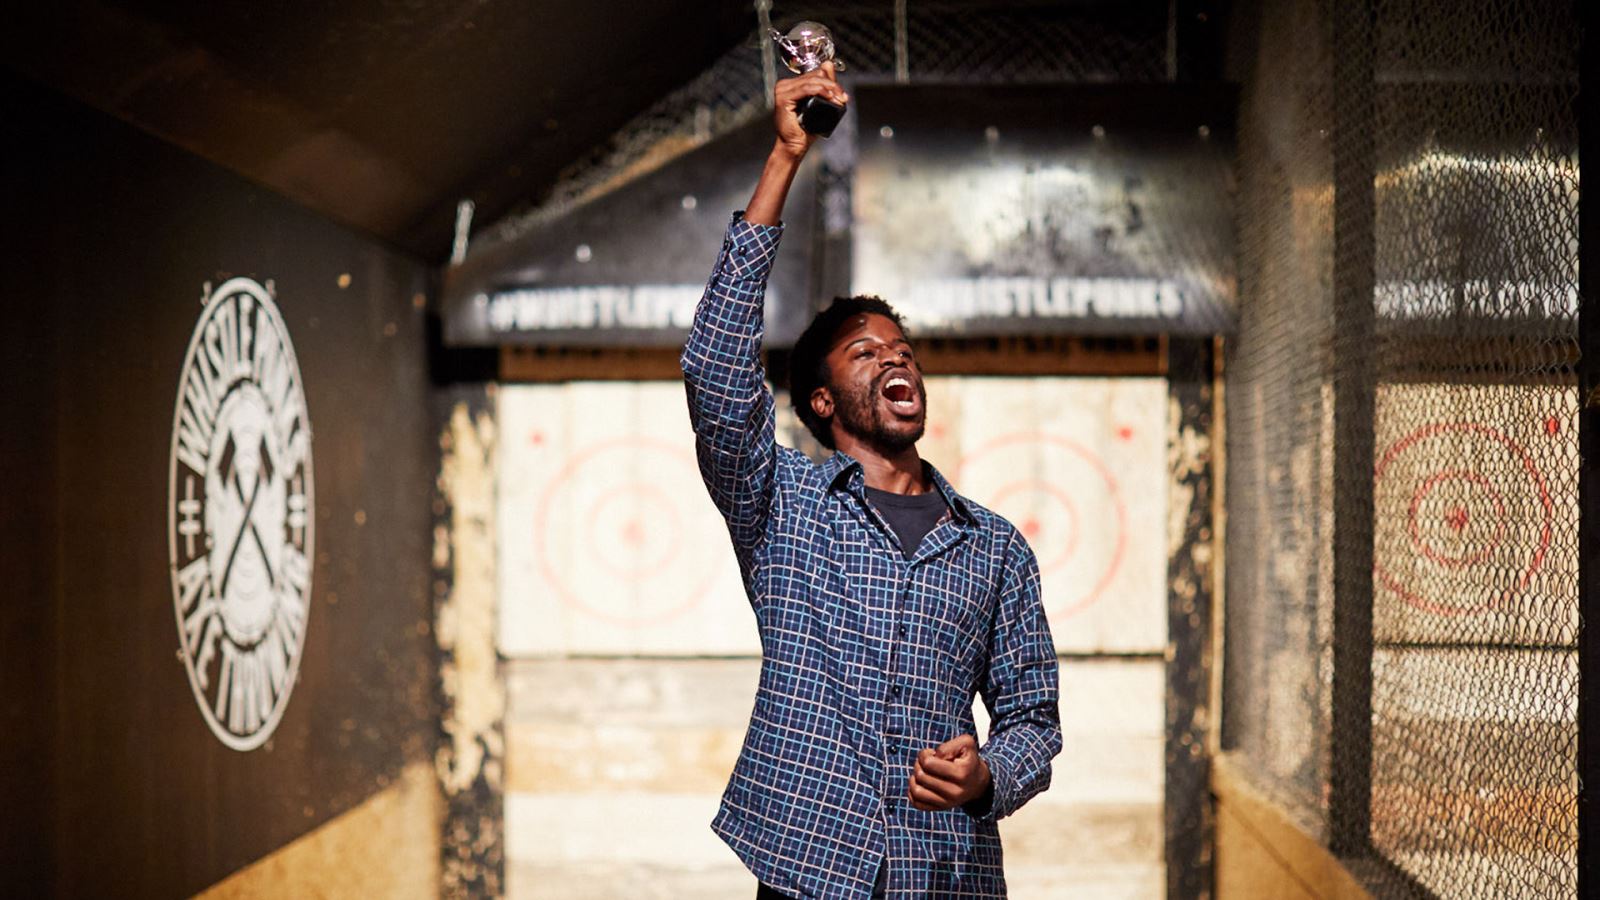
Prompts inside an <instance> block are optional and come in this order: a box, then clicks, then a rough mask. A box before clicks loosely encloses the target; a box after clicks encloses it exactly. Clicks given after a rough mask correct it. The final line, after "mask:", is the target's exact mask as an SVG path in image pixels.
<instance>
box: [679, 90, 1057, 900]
mask: <svg viewBox="0 0 1600 900" xmlns="http://www.w3.org/2000/svg"><path fill="white" fill-rule="evenodd" d="M808 96H822V97H826V98H828V99H830V100H833V101H835V102H839V103H843V102H845V100H846V99H847V98H846V96H845V93H844V91H843V90H842V89H841V88H840V86H839V85H838V83H837V82H836V81H835V80H834V77H833V67H832V65H831V64H829V65H826V66H824V67H823V68H822V69H820V70H817V71H815V72H811V73H808V74H806V75H803V76H800V77H798V78H793V79H789V80H786V81H782V82H780V83H779V84H778V86H777V89H776V96H775V100H776V112H775V114H774V118H775V121H776V125H777V131H778V138H777V141H776V143H775V145H774V147H773V150H772V153H771V155H770V156H769V157H768V159H767V163H766V167H765V169H764V171H763V172H762V175H761V180H760V182H759V183H758V184H757V186H756V189H755V194H754V195H753V196H752V197H751V199H750V204H749V206H748V207H747V208H746V209H745V211H744V212H743V214H742V215H740V214H738V213H736V214H734V220H733V223H732V224H731V225H730V226H729V228H728V233H727V236H726V238H725V240H724V241H723V246H722V252H721V254H720V255H719V257H718V259H717V265H716V270H715V272H714V273H713V275H712V277H711V281H710V284H709V285H708V286H707V288H706V292H705V295H704V297H703V298H702V299H701V301H700V305H699V308H698V309H697V310H696V313H695V321H694V326H693V329H692V331H691V334H690V337H689V341H688V344H687V346H686V347H685V348H684V351H683V357H682V365H683V372H684V379H685V382H686V384H687V387H688V395H689V412H690V418H691V420H692V421H693V424H694V430H695V438H696V445H697V448H698V457H699V462H700V470H701V473H702V475H703V476H704V478H705V483H706V487H707V488H708V489H709V491H710V493H711V497H712V499H713V501H715V503H716V505H717V508H718V509H719V510H720V511H721V512H722V514H723V517H724V518H725V519H726V520H727V523H728V530H729V533H730V535H731V536H732V538H733V548H734V553H735V555H736V556H737V557H738V561H739V567H740V571H741V572H742V574H743V576H744V582H745V590H746V593H747V594H748V595H749V598H750V602H751V604H752V606H753V607H754V608H755V614H756V621H757V624H758V626H759V628H760V631H761V644H762V648H763V658H762V667H761V681H760V686H759V688H758V691H757V694H756V705H755V710H754V712H753V713H752V715H751V718H750V729H749V732H748V733H747V735H746V737H745V742H744V748H743V750H742V752H741V753H740V756H739V762H738V765H737V766H736V767H735V769H734V772H733V777H732V779H731V781H730V782H729V784H728V789H727V792H726V793H725V794H724V795H723V801H722V807H721V810H720V811H719V813H718V814H717V817H716V820H715V821H714V822H713V823H712V828H713V829H715V830H716V832H717V833H718V834H719V835H721V837H722V838H723V839H724V840H725V841H727V842H728V844H729V846H731V847H732V848H733V850H734V852H735V853H737V854H738V855H739V857H740V858H741V859H742V860H743V861H744V863H745V864H746V865H747V866H748V867H749V868H750V871H751V872H753V873H754V874H755V876H756V878H757V879H758V880H759V881H760V883H761V888H760V894H759V896H761V897H825V898H867V897H891V898H911V897H919V898H920V897H930V896H933V897H938V896H955V895H959V896H962V897H1003V896H1005V878H1004V874H1003V872H1002V869H1001V854H1000V838H999V833H998V831H997V830H996V826H995V823H996V821H997V820H998V819H1000V818H1002V817H1003V816H1006V815H1009V814H1010V813H1012V812H1014V811H1015V810H1016V809H1017V808H1018V807H1020V806H1021V805H1022V804H1023V803H1024V802H1026V801H1027V800H1028V798H1030V797H1032V796H1033V795H1034V794H1037V793H1038V792H1039V791H1041V790H1043V789H1044V788H1045V787H1046V786H1048V785H1049V783H1050V760H1051V759H1052V758H1053V757H1054V756H1055V755H1056V754H1057V753H1058V752H1060V749H1061V729H1060V716H1059V712H1058V710H1057V679H1056V658H1055V650H1054V645H1053V644H1052V642H1051V640H1050V630H1049V627H1048V626H1047V625H1046V623H1045V617H1044V611H1043V609H1042V607H1041V605H1040V600H1039V570H1038V564H1037V562H1036V561H1035V559H1034V555H1033V551H1032V550H1030V549H1029V548H1028V545H1027V543H1026V542H1025V541H1024V540H1023V538H1022V536H1021V535H1020V534H1019V533H1018V532H1017V530H1016V529H1015V528H1014V527H1012V525H1011V524H1010V523H1009V522H1007V521H1005V520H1004V519H1002V518H1000V517H999V516H997V515H995V514H994V513H992V512H990V511H988V510H986V509H984V508H983V507H981V506H979V505H977V504H976V503H973V502H972V501H970V500H967V499H965V498H963V497H961V496H960V495H959V494H957V493H956V492H955V490H954V489H953V488H952V487H951V486H950V485H949V484H948V483H947V482H946V481H945V480H944V478H943V477H941V476H940V475H939V473H938V472H936V471H935V470H934V469H933V468H932V467H931V466H929V465H927V464H926V463H924V462H923V461H922V460H921V459H920V458H919V457H918V455H917V449H916V442H917V439H918V438H920V437H921V436H922V432H923V426H924V421H925V417H926V409H925V407H926V401H927V394H926V391H925V390H924V389H923V381H922V371H921V368H920V367H919V366H918V365H917V362H916V358H915V356H914V354H913V352H912V347H911V344H910V343H909V342H908V341H907V340H906V336H905V334H904V332H903V331H902V330H901V328H900V321H899V317H898V316H897V315H896V314H895V313H894V310H893V309H892V308H890V307H889V305H888V304H886V303H884V302H883V301H882V300H878V299H876V298H862V297H857V298H847V299H843V300H840V301H838V302H836V303H835V304H834V305H833V307H831V308H830V309H828V310H827V311H825V312H823V313H821V314H820V315H819V316H818V317H817V319H816V320H815V321H814V322H812V324H811V326H810V327H809V328H808V329H807V330H806V333H805V334H804V336H802V338H801V339H800V341H799V343H798V344H797V346H796V348H795V353H794V356H793V361H794V364H793V369H794V372H793V378H792V387H791V393H792V400H793V402H794V405H795V408H796V410H797V411H798V412H799V414H800V417H801V419H802V420H803V421H804V422H805V423H806V425H807V427H808V428H809V429H810V430H811V432H812V433H813V434H814V435H815V436H816V437H817V439H818V440H820V441H821V442H822V443H823V444H824V445H826V446H828V447H829V448H832V449H833V450H834V451H835V453H834V454H833V456H832V457H831V458H830V459H829V460H828V461H827V462H825V463H823V464H822V465H815V464H813V463H812V462H811V461H810V460H809V459H807V458H806V457H805V456H804V455H802V454H800V453H799V452H797V451H795V450H791V449H789V448H787V447H779V446H777V445H776V444H775V443H774V440H773V433H774V431H773V399H772V395H771V393H770V392H769V391H768V390H767V388H766V383H765V380H764V374H763V371H762V365H761V337H762V299H763V296H764V293H765V290H766V281H767V275H768V271H769V270H770V268H771V265H772V260H773V256H774V254H775V252H776V249H777V244H778V239H779V237H780V235H781V234H782V226H781V225H780V224H779V214H780V213H781V211H782V208H783V203H784V199H785V197H786V196H787V194H788V191H789V185H790V184H791V182H792V180H793V178H794V174H795V171H796V169H797V168H798V167H799V165H800V161H801V160H802V159H803V158H804V156H805V154H806V151H807V150H808V149H809V147H810V145H811V142H812V140H813V138H812V136H811V135H809V134H807V133H806V132H805V131H804V130H803V129H801V127H800V124H799V121H798V119H797V117H796V115H795V111H794V104H795V102H796V101H798V100H800V99H801V98H804V97H808ZM977 693H981V694H982V696H983V699H984V702H985V703H986V704H987V706H988V709H989V711H990V715H991V719H992V724H991V727H990V731H989V739H988V741H987V742H986V743H985V744H984V745H983V746H982V747H979V746H978V742H977V739H976V737H975V735H974V734H973V732H974V731H975V728H974V725H973V717H972V701H973V697H974V695H975V694H977Z"/></svg>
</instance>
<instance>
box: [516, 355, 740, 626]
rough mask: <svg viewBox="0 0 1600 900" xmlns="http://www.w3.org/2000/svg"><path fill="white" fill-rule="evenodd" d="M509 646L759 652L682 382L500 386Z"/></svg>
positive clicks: (726, 533) (726, 532)
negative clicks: (698, 458) (699, 461)
mask: <svg viewBox="0 0 1600 900" xmlns="http://www.w3.org/2000/svg"><path fill="white" fill-rule="evenodd" d="M499 422H500V428H501V444H500V446H501V454H500V463H499V465H500V475H499V477H500V482H499V486H498V494H499V509H498V516H499V536H500V648H501V651H502V652H503V653H505V654H506V655H508V656H541V655H565V654H618V655H635V654H684V655H700V654H708V655H709V654H718V655H720V654H740V655H743V654H750V655H754V654H758V653H759V652H760V646H761V645H760V641H759V640H758V638H757V634H756V623H755V617H754V615H753V614H752V613H751V611H750V605H749V602H748V601H747V600H746V599H745V596H744V589H743V587H742V586H741V584H740V581H739V571H738V567H737V565H736V564H735V562H734V557H733V550H732V547H731V545H730V544H729V540H728V531H727V528H726V526H725V525H724V524H723V521H722V518H721V516H719V515H718V514H717V510H716V507H714V506H713V505H712V503H711V500H710V498H709V497H708V496H707V494H706V490H705V487H704V485H703V484H702V483H701V481H700V474H699V470H698V469H697V467H696V465H695V457H694V434H693V432H692V431H691V430H690V427H689V416H688V411H687V406H686V403H685V400H684V392H683V385H682V384H680V383H677V382H575V383H570V384H556V385H524V386H512V387H507V388H504V389H502V390H501V391H500V393H499Z"/></svg>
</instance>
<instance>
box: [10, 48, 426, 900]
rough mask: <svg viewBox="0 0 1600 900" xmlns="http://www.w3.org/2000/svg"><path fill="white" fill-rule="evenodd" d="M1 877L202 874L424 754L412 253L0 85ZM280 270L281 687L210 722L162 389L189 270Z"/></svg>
mask: <svg viewBox="0 0 1600 900" xmlns="http://www.w3.org/2000/svg"><path fill="white" fill-rule="evenodd" d="M0 121H3V122H5V132H6V134H7V138H6V141H5V149H4V151H3V153H4V154H5V165H4V172H3V176H0V198H3V205H0V210H3V215H0V247H4V254H5V262H4V264H3V265H0V304H3V306H0V310H3V316H0V374H3V385H0V423H3V424H0V514H3V517H0V586H3V587H0V590H3V602H0V792H3V793H0V804H3V805H4V810H5V811H4V814H3V815H0V894H4V895H7V896H11V895H16V894H24V895H27V894H54V895H63V896H66V895H70V896H177V895H186V894H189V893H192V892H194V891H196V890H199V889H201V888H204V887H206V886H207V885H210V884H212V883H214V882H216V881H218V880H219V879H221V878H223V877H224V876H226V875H228V874H229V873H231V872H233V871H235V870H237V869H239V868H240V867H242V866H244V865H246V864H247V863H249V862H251V861H253V860H256V859H259V858H261V857H263V856H265V855H267V854H268V853H270V852H272V851H273V850H275V849H277V848H279V847H281V846H283V845H284V844H286V843H287V842H289V841H291V840H293V839H294V838H295V837H297V836H299V835H301V834H304V833H305V832H307V831H309V830H311V829H313V828H315V827H316V826H318V825H320V824H322V823H323V822H325V821H327V820H328V819H330V818H331V817H333V816H335V815H337V814H338V813H340V812H342V811H344V810H347V809H349V808H350V807H352V806H354V805H355V804H357V803H359V802H360V801H362V800H363V799H365V798H366V797H368V796H370V795H371V794H373V793H374V792H376V791H378V790H380V789H382V788H383V787H384V786H386V785H387V784H389V783H391V781H392V779H393V778H394V777H395V776H396V775H397V774H398V772H399V770H400V769H401V767H402V766H403V765H404V764H405V763H406V762H408V761H413V760H418V759H425V758H427V757H428V756H429V755H430V754H431V750H432V740H433V738H432V734H433V728H434V725H433V710H432V700H431V693H430V691H431V681H430V679H431V674H430V672H431V660H432V653H431V651H430V647H431V646H432V639H431V637H430V636H429V634H428V623H429V622H430V621H431V616H430V604H429V597H428V591H429V546H430V537H429V502H430V501H429V498H430V496H431V494H430V489H431V482H432V479H433V474H434V471H435V463H436V448H434V446H433V443H434V442H433V440H432V439H431V433H430V428H429V424H428V419H427V404H426V398H427V382H426V371H425V366H424V338H423V310H422V308H421V307H422V303H421V297H422V293H423V292H424V290H425V289H426V278H427V273H426V270H425V269H424V268H423V267H422V266H420V265H419V264H417V263H416V262H415V261H413V260H411V259H408V258H406V257H404V256H402V255H400V254H397V253H396V252H394V251H392V250H390V249H387V248H385V247H384V246H382V245H380V244H378V243H376V242H374V241H373V240H372V239H370V238H367V237H364V236H361V235H358V234H355V233H353V232H351V231H348V230H346V229H342V228H339V227H336V226H333V225H331V224H329V223H327V222H326V221H324V220H322V219H320V218H318V217H317V216H315V215H312V214H310V213H308V212H306V211H304V210H302V209H300V208H299V207H296V206H295V205H293V204H291V203H289V202H287V201H285V200H284V199H282V198H280V197H278V196H276V195H274V194H272V193H270V192H268V191H266V190H264V189H262V188H260V187H257V186H254V185H252V184H250V183H247V182H245V181H242V180H241V179H239V178H238V177H236V176H233V175H230V174H227V173H224V172H223V171H221V170H220V169H218V168H216V167H214V166H211V165H209V164H207V163H205V162H203V161H201V160H199V159H197V158H195V157H192V156H189V155H187V154H185V153H183V152H181V151H178V150H176V149H174V148H172V147H171V146H169V145H166V144H163V143H161V142H160V141H157V140H155V139H153V138H151V137H149V136H147V135H144V134H142V133H139V132H136V131H134V130H132V129H131V128H129V127H127V126H124V125H121V124H120V123H117V122H115V121H114V120H111V119H109V118H107V117H105V116H103V115H101V114H98V113H95V112H91V111H89V110H87V109H85V108H83V107H79V106H77V105H75V104H72V103H70V102H68V101H65V100H63V99H61V98H59V97H57V96H56V95H53V94H51V93H48V92H46V91H44V90H42V89H39V88H36V87H34V86H32V85H30V84H28V83H26V82H22V81H20V80H18V79H16V78H14V77H12V76H10V75H6V74H4V73H0ZM235 276H248V277H251V278H254V279H256V280H257V281H260V282H263V283H265V282H267V281H269V280H270V281H271V283H272V284H273V285H274V287H275V297H276V303H277V306H278V308H279V309H280V310H281V312H282V315H283V319H284V323H285V325H286V327H287V330H288V333H289V335H290V336H291V338H292V340H293V342H294V349H295V352H296V355H297V357H298V362H299V368H300V372H301V374H302V376H303V383H304V391H305V397H306V406H307V409H308V419H309V421H310V424H311V428H312V429H313V433H314V439H313V442H312V459H313V460H314V475H315V482H314V483H315V500H314V510H315V512H314V515H315V525H316V527H315V538H314V547H313V560H314V565H313V570H312V579H311V590H310V598H311V603H310V608H309V615H308V620H307V625H306V632H305V634H306V636H305V643H304V650H303V654H302V656H301V662H300V669H299V677H298V684H297V685H296V686H295V687H294V688H293V690H292V694H291V696H290V699H289V701H288V704H287V707H286V708H285V711H284V713H283V716H282V719H281V721H280V722H279V723H278V725H277V727H276V730H275V731H274V733H273V734H272V737H271V739H270V740H269V741H268V742H267V743H266V744H265V745H264V746H262V747H260V748H258V749H255V750H251V751H247V752H241V751H238V750H234V749H230V748H228V747H227V746H224V744H223V743H222V742H221V741H220V740H219V739H218V738H217V737H216V736H214V735H213V733H212V732H211V730H210V729H209V727H208V726H207V724H206V722H205V720H204V719H203V718H202V715H201V712H200V709H199V706H198V704H197V702H196V699H195V696H194V694H193V693H192V691H191V688H190V684H189V682H188V678H187V676H186V674H185V667H184V664H183V663H182V662H181V657H180V654H181V652H182V650H181V649H180V647H181V639H180V637H179V630H178V627H177V624H176V619H175V615H174V599H173V588H172V581H171V578H170V575H169V560H168V537H167V534H168V466H169V449H170V443H171V439H172V429H173V413H174V404H175V402H176V400H177V397H178V389H179V377H180V371H181V369H182V366H183V364H184V358H185V353H186V351H187V349H188V345H189V341H190V337H191V335H192V333H193V332H194V330H195V327H196V324H197V322H198V321H199V317H200V314H201V310H202V306H201V302H200V301H201V297H202V291H203V290H204V288H205V285H206V284H207V283H210V284H211V285H213V286H215V285H220V284H221V283H222V282H224V281H226V280H227V279H229V278H231V277H235Z"/></svg>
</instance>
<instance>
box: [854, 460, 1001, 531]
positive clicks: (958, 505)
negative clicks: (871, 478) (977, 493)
mask: <svg viewBox="0 0 1600 900" xmlns="http://www.w3.org/2000/svg"><path fill="white" fill-rule="evenodd" d="M922 466H923V471H924V472H926V473H927V475H928V476H929V478H930V480H932V482H933V486H934V488H936V489H937V490H938V491H939V493H941V494H943V495H944V502H945V503H947V504H949V506H950V509H951V511H952V512H954V514H955V517H956V519H957V521H959V522H961V523H962V524H965V525H970V524H972V522H973V515H972V510H971V509H969V508H968V507H967V500H966V498H965V497H962V496H961V495H960V494H958V493H956V489H955V488H954V487H952V486H951V485H950V482H948V481H946V480H945V477H944V476H943V475H942V474H940V473H939V470H938V469H937V468H935V467H934V465H933V463H930V462H928V461H927V460H923V461H922ZM822 475H823V477H824V478H825V479H827V483H828V487H829V489H830V490H832V489H837V488H840V487H843V488H845V489H846V490H848V491H850V493H852V494H854V495H856V496H857V497H863V498H864V497H865V496H866V490H865V487H866V475H865V472H864V470H863V469H862V467H861V461H860V460H858V459H856V458H855V457H853V456H851V455H850V454H848V453H844V452H842V451H838V450H835V451H834V453H833V455H832V456H830V457H828V458H827V459H826V460H824V461H823V463H822Z"/></svg>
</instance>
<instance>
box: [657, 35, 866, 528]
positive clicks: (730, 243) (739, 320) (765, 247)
mask: <svg viewBox="0 0 1600 900" xmlns="http://www.w3.org/2000/svg"><path fill="white" fill-rule="evenodd" d="M809 96H823V97H827V98H828V99H830V100H833V101H835V102H838V103H843V102H845V100H846V97H845V94H844V90H843V89H842V88H840V87H839V84H838V82H836V81H834V78H833V65H832V64H831V63H828V64H825V65H824V66H823V67H822V68H821V69H818V70H816V71H814V72H809V73H807V74H805V75H802V76H800V77H798V78H790V79H786V80H784V81H780V82H778V85H777V87H776V89H775V90H774V101H775V103H774V110H773V121H774V124H775V125H776V128H777V132H778V136H777V140H776V141H775V142H774V144H773V148H772V152H771V154H769V155H768V157H767V163H766V166H765V168H763V169H762V172H761V180H760V181H759V182H758V183H757V184H756V189H755V193H754V194H753V195H752V196H751V198H750V204H749V206H748V207H746V209H745V211H744V212H743V214H738V213H736V214H734V219H733V222H732V224H730V225H729V226H728V232H727V235H726V236H725V237H724V238H723V241H722V252H721V253H720V254H718V256H717V264H716V268H715V269H714V270H713V271H712V274H711V280H710V282H709V283H707V285H706V290H705V294H704V295H702V296H701V298H700V304H699V306H698V307H697V308H696V309H695V315H694V325H693V326H692V327H691V328H690V331H689V340H688V343H687V344H685V346H684V348H683V356H682V357H681V359H680V363H681V364H682V366H683V377H684V383H685V385H686V386H687V389H688V394H689V418H690V421H691V422H692V423H693V424H694V432H695V446H696V455H697V456H698V457H699V461H700V474H701V476H702V477H703V478H704V479H705V483H706V488H707V489H708V490H709V491H710V492H711V499H712V500H713V501H714V502H715V503H716V504H717V508H718V509H719V510H720V511H721V512H722V515H723V517H724V518H726V519H727V520H728V530H729V532H730V533H731V534H732V535H733V541H734V545H735V546H736V547H737V548H739V549H740V550H749V549H751V548H753V547H754V546H755V545H756V544H757V543H759V542H760V540H761V537H762V536H763V535H764V534H765V533H766V526H767V516H768V513H769V512H770V509H771V500H772V471H773V466H774V459H775V453H776V449H775V446H774V443H773V403H772V393H771V392H770V391H768V390H767V386H766V376H765V372H764V370H763V368H762V365H761V338H762V332H763V316H762V308H763V304H764V299H765V296H766V290H767V275H768V273H770V272H771V270H772V261H773V257H774V256H775V255H776V253H777V249H778V239H779V237H780V236H782V234H783V226H782V224H781V222H780V218H781V216H782V214H783V203H784V200H785V199H786V198H787V197H788V195H789V186H790V185H791V184H792V183H793V182H794V176H795V173H796V172H797V171H799V168H800V163H801V161H802V160H804V159H805V155H806V151H807V150H808V149H810V146H811V143H812V141H814V140H815V138H814V137H813V136H812V135H810V134H808V133H806V131H805V130H804V129H802V128H801V127H800V122H799V117H798V116H797V115H796V114H795V111H794V104H795V103H796V102H797V101H798V100H800V99H801V98H803V97H809Z"/></svg>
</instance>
